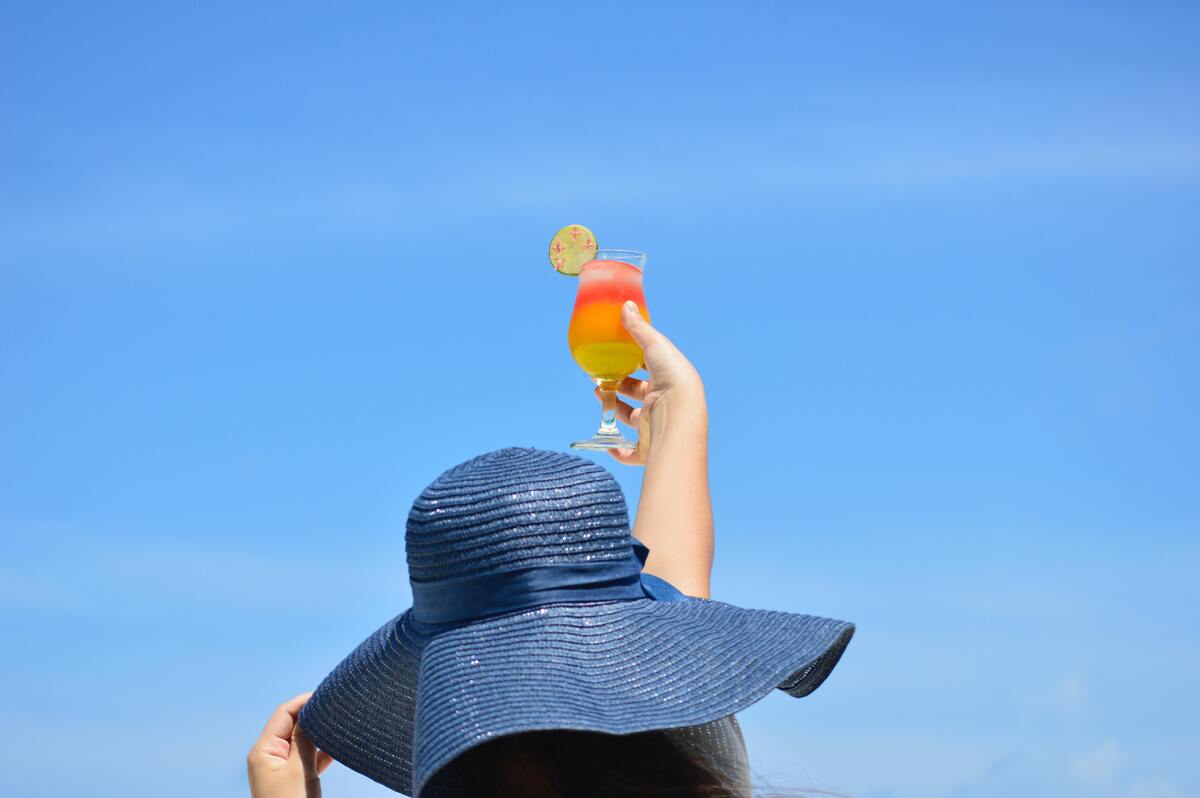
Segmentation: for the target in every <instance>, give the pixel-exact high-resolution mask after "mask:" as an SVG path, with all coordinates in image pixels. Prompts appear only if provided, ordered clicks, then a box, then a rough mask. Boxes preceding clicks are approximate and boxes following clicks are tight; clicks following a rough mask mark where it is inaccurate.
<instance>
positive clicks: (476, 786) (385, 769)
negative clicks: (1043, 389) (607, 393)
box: [247, 303, 854, 798]
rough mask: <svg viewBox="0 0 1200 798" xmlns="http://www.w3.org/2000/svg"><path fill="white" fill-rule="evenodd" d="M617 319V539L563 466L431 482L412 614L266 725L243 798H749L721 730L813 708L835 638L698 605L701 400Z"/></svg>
mask: <svg viewBox="0 0 1200 798" xmlns="http://www.w3.org/2000/svg"><path fill="white" fill-rule="evenodd" d="M622 321H623V323H624V325H625V327H626V329H627V330H628V331H629V333H630V334H631V335H632V336H633V338H634V340H636V341H637V343H638V344H639V345H640V346H641V348H642V350H643V353H644V356H645V364H646V370H647V371H648V372H649V375H650V379H649V380H647V381H642V380H636V379H632V378H627V379H626V380H624V382H623V383H622V385H621V388H620V392H621V394H623V395H624V396H626V397H629V398H631V399H633V400H636V401H640V402H641V406H640V407H637V408H634V407H632V406H631V405H629V404H627V403H625V402H618V407H617V412H618V417H619V418H620V419H621V421H622V422H624V423H625V424H627V425H629V426H633V427H636V428H637V429H638V445H637V448H636V449H635V450H610V453H611V454H612V456H613V457H614V458H615V459H616V460H618V461H619V462H621V463H625V464H627V465H644V466H645V473H644V476H643V483H642V493H641V497H640V499H639V504H638V513H637V517H636V521H635V523H634V526H633V529H632V531H630V530H629V528H628V522H627V515H626V513H625V505H624V498H623V496H621V494H620V489H619V487H617V486H616V483H615V481H613V480H612V478H611V475H608V474H607V472H605V471H604V470H603V469H602V468H599V467H598V466H596V465H595V464H593V463H590V462H588V461H584V460H583V458H578V457H576V456H574V455H566V454H559V453H552V452H544V451H540V450H535V449H519V448H516V447H508V448H506V449H502V450H498V451H496V452H489V453H487V454H485V455H480V456H479V457H476V458H473V459H472V460H470V461H467V462H465V463H461V464H459V465H458V466H455V467H454V468H452V469H449V470H448V471H446V472H445V473H443V474H442V475H441V476H439V477H438V479H437V480H435V481H434V482H433V483H432V484H431V485H430V486H429V487H428V488H426V490H425V491H423V492H422V494H421V496H420V497H418V499H417V501H416V502H414V505H413V510H412V512H410V514H409V523H408V532H407V535H406V547H407V553H408V565H409V574H410V582H411V584H412V587H413V600H414V604H413V608H412V609H411V610H409V611H408V612H405V613H403V614H401V615H400V616H397V618H394V619H392V621H389V622H388V624H385V625H384V627H382V628H381V629H380V630H379V631H377V632H376V633H375V634H374V635H372V637H371V638H368V640H366V641H364V642H363V644H362V645H360V646H359V648H358V649H356V650H355V651H354V652H352V654H351V655H350V656H349V657H347V658H346V659H345V660H344V661H343V662H342V663H341V664H340V665H339V666H338V668H337V669H335V671H334V672H333V673H331V674H330V675H329V677H327V678H326V679H325V680H324V681H323V682H322V683H321V685H320V686H319V687H318V689H317V691H316V694H315V695H314V694H310V693H306V694H303V695H300V696H296V697H295V698H293V699H291V700H290V701H288V702H286V703H285V704H283V705H281V706H280V707H279V708H278V709H277V710H276V712H275V714H274V715H273V716H272V717H271V719H270V720H269V721H268V723H267V726H266V728H265V729H264V731H263V734H262V736H261V737H260V738H259V740H258V742H257V743H255V745H254V747H253V748H252V749H251V751H250V754H249V756H248V758H247V765H248V769H249V775H250V787H251V794H252V796H254V798H292V797H293V796H304V795H308V796H313V795H319V794H320V782H319V776H320V774H321V773H322V772H323V771H324V769H325V768H326V767H328V765H329V764H330V763H331V762H332V759H333V758H337V759H338V760H339V761H342V762H343V763H345V764H347V765H348V766H349V767H351V768H353V769H355V770H357V771H359V772H361V773H363V774H365V775H367V776H368V777H370V778H372V779H374V780H376V781H379V782H380V783H383V784H386V785H387V786H389V787H392V788H393V789H395V790H397V791H399V792H402V793H404V794H406V795H416V796H419V798H448V797H449V796H457V795H464V796H467V795H469V796H487V795H496V796H531V797H536V798H541V797H542V796H545V797H546V798H550V797H551V796H564V797H565V796H571V797H572V798H573V797H574V796H590V795H595V796H635V795H639V796H640V795H688V796H693V795H694V796H700V795H711V796H718V795H719V796H739V798H740V796H748V795H749V794H750V780H749V775H748V774H749V770H748V761H747V756H746V752H745V747H744V743H743V742H742V737H741V732H740V729H738V727H737V721H736V718H735V717H734V713H735V712H736V711H739V710H740V709H742V708H744V707H745V706H748V705H749V704H750V703H753V702H754V701H757V700H759V699H761V698H762V697H763V696H764V695H766V694H767V693H769V692H770V691H771V690H772V689H775V688H778V689H782V690H784V691H785V692H787V693H789V694H790V695H793V696H796V697H800V696H803V695H807V694H808V693H810V692H812V690H814V689H816V687H817V686H819V685H820V684H821V682H822V681H824V679H825V677H826V676H827V675H828V674H829V672H830V670H832V668H833V666H834V665H835V664H836V663H837V661H838V659H839V658H840V656H841V653H842V651H843V650H844V648H845V646H846V644H847V643H848V642H849V639H850V637H851V635H852V634H853V631H854V627H853V625H852V624H849V623H846V622H844V621H836V620H832V619H826V618H816V617H814V616H808V615H799V614H795V613H784V612H776V611H771V610H749V609H742V608H738V607H733V606H732V605H727V604H724V603H722V602H718V601H712V600H711V599H710V596H709V585H710V575H711V569H712V559H713V521H712V506H711V502H710V499H709V491H708V476H707V438H708V420H707V408H706V404H705V398H704V388H703V384H702V382H701V379H700V376H699V374H698V373H697V372H696V370H695V368H694V367H693V366H692V365H691V363H689V362H688V360H687V359H686V358H685V357H684V356H683V354H682V353H680V352H679V350H678V349H677V348H676V347H675V346H674V344H672V343H671V341H670V340H668V339H667V337H666V336H664V335H663V334H662V333H660V332H659V331H657V330H655V329H654V328H653V327H652V326H651V325H650V324H649V323H648V322H647V321H646V320H645V319H644V318H643V317H642V316H641V315H640V314H639V313H638V312H637V309H636V306H635V305H633V303H627V304H626V306H625V308H624V309H623V314H622ZM635 557H636V559H635ZM418 675H419V676H420V678H419V679H418V678H417V677H418ZM310 698H311V700H310ZM301 724H303V726H304V728H303V729H301ZM310 737H311V738H312V739H310ZM314 740H315V742H316V745H314V744H313V741H314ZM318 746H319V748H320V749H321V750H318ZM327 752H328V753H327Z"/></svg>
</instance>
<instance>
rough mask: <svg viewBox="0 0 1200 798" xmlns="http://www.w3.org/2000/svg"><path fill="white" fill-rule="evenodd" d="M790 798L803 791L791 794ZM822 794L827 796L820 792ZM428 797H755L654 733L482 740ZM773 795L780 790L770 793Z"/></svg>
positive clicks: (553, 733)
mask: <svg viewBox="0 0 1200 798" xmlns="http://www.w3.org/2000/svg"><path fill="white" fill-rule="evenodd" d="M788 794H790V795H792V796H801V795H805V794H811V793H802V792H800V791H791V792H790V793H788ZM824 794H826V795H828V794H829V793H824ZM422 795H424V796H431V797H432V798H466V796H471V798H513V797H514V796H520V798H650V796H661V797H662V798H667V797H668V796H673V797H674V798H752V796H756V795H757V796H758V798H762V797H763V796H765V795H766V793H763V792H757V791H753V790H752V789H751V786H750V785H749V784H747V783H742V782H740V781H739V779H738V776H737V775H736V774H730V773H726V772H723V771H722V770H721V769H720V768H717V767H715V766H714V764H713V760H712V759H710V758H707V757H705V756H704V755H703V752H702V751H701V750H700V749H698V748H696V747H694V746H692V745H689V744H687V743H686V742H685V741H681V740H680V739H678V738H673V737H670V736H668V735H667V734H664V733H663V731H662V730H653V731H646V732H635V733H633V734H604V733H601V732H592V731H578V730H564V729H554V730H541V731H531V732H523V733H521V734H510V735H505V736H503V737H498V738H496V739H492V740H488V741H487V742H484V743H481V744H479V745H477V746H474V747H472V748H470V749H468V750H467V751H465V752H463V753H462V754H460V755H459V756H458V757H456V758H455V759H454V760H453V761H451V762H450V764H448V765H447V766H446V767H444V768H442V769H441V770H439V771H438V772H437V774H435V775H434V777H433V778H432V779H431V780H430V782H429V785H428V787H427V788H426V789H425V790H422ZM770 795H771V796H773V798H785V794H784V793H779V792H776V791H773V790H772V791H770Z"/></svg>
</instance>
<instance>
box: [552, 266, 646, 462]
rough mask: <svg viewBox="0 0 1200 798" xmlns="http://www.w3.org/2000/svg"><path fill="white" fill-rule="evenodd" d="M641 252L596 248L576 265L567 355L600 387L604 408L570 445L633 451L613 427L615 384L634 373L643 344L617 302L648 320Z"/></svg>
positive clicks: (639, 364)
mask: <svg viewBox="0 0 1200 798" xmlns="http://www.w3.org/2000/svg"><path fill="white" fill-rule="evenodd" d="M645 268H646V253H644V252H636V251H634V250H631V249H601V250H598V251H597V252H596V257H595V258H593V259H592V260H590V261H588V262H587V263H585V264H583V266H581V267H580V269H579V291H578V292H577V293H576V294H575V309H574V311H572V313H571V325H570V327H568V328H567V344H568V345H569V346H570V347H571V356H572V357H574V358H575V362H576V363H578V364H579V367H580V368H582V369H583V370H584V371H585V372H587V374H588V376H589V377H591V378H592V381H593V382H595V383H596V385H597V386H598V387H599V388H600V397H601V399H602V400H603V409H602V410H601V414H600V428H599V429H598V430H596V434H595V435H593V436H592V437H590V438H588V439H587V440H582V441H574V442H573V443H572V444H571V448H572V449H594V450H600V449H635V448H637V441H631V440H629V439H628V438H626V437H625V436H624V435H622V434H621V431H620V430H619V429H617V418H616V416H617V386H618V385H620V384H621V380H623V379H625V378H626V377H628V376H629V375H630V374H632V373H633V372H635V371H637V370H638V369H639V368H641V367H642V366H643V365H644V364H643V362H642V348H641V347H640V346H638V344H637V342H636V341H634V340H633V337H632V336H630V334H629V332H628V331H627V330H626V329H625V325H624V324H622V323H621V306H622V305H623V304H624V303H625V301H626V300H629V299H632V300H633V301H634V302H636V303H637V306H638V310H639V311H641V313H642V317H643V318H644V319H646V321H650V312H649V311H648V310H646V297H645V295H644V294H643V292H642V273H643V270H644V269H645Z"/></svg>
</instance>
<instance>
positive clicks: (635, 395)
mask: <svg viewBox="0 0 1200 798" xmlns="http://www.w3.org/2000/svg"><path fill="white" fill-rule="evenodd" d="M649 387H650V383H649V382H647V381H646V380H638V379H634V378H633V377H626V378H625V379H623V380H621V384H620V385H618V386H617V393H620V394H624V395H625V396H628V397H629V398H630V399H636V400H637V401H639V402H640V401H642V400H643V399H645V398H646V391H647V390H648V389H649Z"/></svg>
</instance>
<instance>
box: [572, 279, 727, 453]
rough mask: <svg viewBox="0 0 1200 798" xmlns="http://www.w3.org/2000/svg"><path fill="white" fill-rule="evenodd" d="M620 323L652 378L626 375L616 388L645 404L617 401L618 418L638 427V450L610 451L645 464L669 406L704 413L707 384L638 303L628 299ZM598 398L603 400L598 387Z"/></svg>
mask: <svg viewBox="0 0 1200 798" xmlns="http://www.w3.org/2000/svg"><path fill="white" fill-rule="evenodd" d="M621 323H622V324H624V325H625V329H626V330H628V331H629V334H630V335H631V336H632V337H633V340H634V341H636V342H637V344H638V346H640V347H641V348H642V354H643V359H644V360H645V363H646V371H648V372H650V379H648V380H638V379H634V378H633V377H626V378H625V379H623V380H622V381H621V384H620V386H618V388H617V391H618V392H619V393H620V394H623V395H625V396H628V397H629V398H631V399H635V400H637V401H639V402H641V403H642V406H641V407H632V406H631V405H629V404H627V403H625V402H622V401H621V400H620V399H618V400H617V418H618V419H620V420H621V422H622V423H624V424H627V425H629V426H631V427H636V428H637V431H638V445H637V449H609V450H608V452H609V454H611V455H612V456H613V457H614V458H615V459H616V460H618V461H619V462H622V463H625V464H626V465H645V464H646V461H647V460H648V459H649V457H650V441H651V438H652V437H653V436H654V433H655V432H656V431H661V430H662V428H663V426H664V425H665V424H666V418H667V416H668V415H669V413H668V411H667V406H668V405H680V406H687V407H688V408H689V410H690V409H693V408H694V409H698V410H702V411H704V412H705V413H706V412H707V411H706V409H705V402H704V383H703V382H701V380H700V373H699V372H698V371H696V368H695V367H694V366H693V365H692V364H691V363H690V362H689V361H688V359H687V358H686V357H684V356H683V353H682V352H680V351H679V350H678V349H676V348H675V344H673V343H671V341H670V339H668V338H667V336H665V335H663V334H662V333H661V332H659V331H658V330H656V329H654V327H652V326H650V322H648V321H646V319H645V317H643V316H642V314H641V313H640V312H638V307H637V303H635V302H633V301H632V300H630V301H627V302H626V303H625V304H624V306H622V308H621ZM595 393H596V398H597V399H601V394H600V389H599V388H598V387H597V388H596V391H595Z"/></svg>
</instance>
